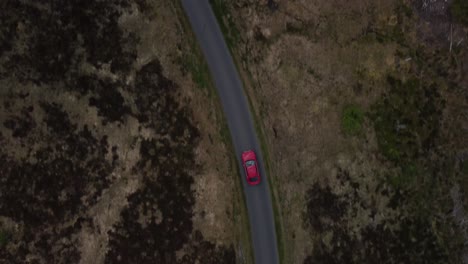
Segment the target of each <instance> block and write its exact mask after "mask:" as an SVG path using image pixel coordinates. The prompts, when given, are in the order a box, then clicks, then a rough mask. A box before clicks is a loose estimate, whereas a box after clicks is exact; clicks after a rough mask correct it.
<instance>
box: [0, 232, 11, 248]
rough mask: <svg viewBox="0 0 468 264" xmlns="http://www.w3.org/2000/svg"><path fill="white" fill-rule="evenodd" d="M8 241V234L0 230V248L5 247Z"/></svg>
mask: <svg viewBox="0 0 468 264" xmlns="http://www.w3.org/2000/svg"><path fill="white" fill-rule="evenodd" d="M8 240H10V234H9V233H8V232H7V231H5V230H0V247H3V246H5V245H6V244H7V243H8Z"/></svg>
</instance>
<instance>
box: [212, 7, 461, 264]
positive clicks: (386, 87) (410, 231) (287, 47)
mask: <svg viewBox="0 0 468 264" xmlns="http://www.w3.org/2000/svg"><path fill="white" fill-rule="evenodd" d="M211 3H212V5H213V7H214V8H215V11H216V13H217V15H218V17H219V18H220V19H221V21H222V29H223V31H224V33H225V34H226V37H227V40H228V44H229V46H230V48H231V50H232V51H233V52H234V54H235V56H236V59H237V63H238V66H239V68H240V69H242V74H243V76H244V79H245V80H246V81H247V91H248V93H249V94H250V97H251V100H252V105H253V106H254V109H255V111H256V114H257V116H258V117H259V120H260V121H261V124H262V126H263V130H264V135H263V136H264V139H265V142H266V143H265V146H266V148H267V152H268V154H269V164H270V166H269V169H270V174H271V176H272V178H273V179H272V182H273V186H274V187H275V188H276V200H277V201H278V203H279V208H280V216H281V229H282V231H281V232H280V233H281V234H282V240H283V247H282V250H283V252H284V255H285V258H286V260H285V263H304V264H308V263H468V257H467V256H468V249H467V248H466V246H465V244H466V241H468V236H467V234H468V233H467V226H466V224H465V222H466V219H467V215H466V212H465V210H466V208H467V206H468V203H467V201H468V200H467V198H468V196H467V195H466V192H467V191H468V185H467V180H466V179H467V178H468V141H467V138H466V133H467V129H468V115H467V112H466V109H467V106H468V48H467V44H468V42H467V41H468V28H467V26H468V24H467V21H468V20H467V18H468V6H467V5H466V4H465V2H464V1H460V0H454V1H423V0H417V1H400V0H394V1H344V0H343V1H342V0H332V1H313V0H312V1H301V0H293V1H289V0H287V1H286V0H285V1H282V0H277V1H249V0H244V1H235V2H226V1H218V0H212V1H211Z"/></svg>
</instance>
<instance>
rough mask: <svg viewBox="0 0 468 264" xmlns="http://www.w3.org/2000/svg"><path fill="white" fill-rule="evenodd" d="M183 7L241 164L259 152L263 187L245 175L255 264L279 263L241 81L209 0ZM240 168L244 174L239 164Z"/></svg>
mask: <svg viewBox="0 0 468 264" xmlns="http://www.w3.org/2000/svg"><path fill="white" fill-rule="evenodd" d="M182 5H183V8H184V10H185V13H186V14H187V16H188V18H189V20H190V24H191V25H192V28H193V30H194V32H195V35H196V37H197V39H198V42H199V43H200V46H201V48H202V51H203V54H204V56H205V58H206V61H207V63H208V66H209V69H210V72H211V75H212V77H213V79H214V82H215V85H216V88H217V89H218V94H219V97H220V98H221V103H222V105H223V110H224V114H225V116H226V119H227V123H228V126H229V130H230V132H231V137H232V140H233V144H234V149H235V152H236V153H235V154H236V156H237V159H238V160H239V161H240V156H241V153H242V152H243V151H245V150H248V149H253V150H255V152H256V153H257V157H258V162H259V170H260V173H261V177H262V182H261V184H259V185H257V186H249V185H248V184H247V183H246V181H245V176H244V175H243V174H242V183H243V186H244V193H245V197H246V200H247V210H248V213H249V221H250V230H251V236H252V240H253V250H254V256H255V263H256V264H278V263H279V261H278V247H277V241H276V231H275V223H274V218H273V217H274V216H273V209H272V204H271V199H270V191H269V187H268V180H267V177H268V175H266V174H265V169H264V166H263V162H262V154H261V151H260V147H259V144H258V140H257V136H256V133H255V129H254V125H253V121H252V116H251V114H250V111H249V105H248V103H247V99H246V96H245V94H244V89H243V87H242V82H241V80H240V78H239V75H238V73H237V70H236V67H235V65H234V62H233V60H232V58H231V55H230V53H229V50H228V47H227V46H226V43H225V42H224V38H223V35H222V33H221V30H220V28H219V25H218V23H217V21H216V18H215V16H214V14H213V11H212V10H211V6H210V4H209V2H208V0H182ZM239 166H240V168H241V172H243V168H242V165H241V163H240V162H239Z"/></svg>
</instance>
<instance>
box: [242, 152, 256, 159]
mask: <svg viewBox="0 0 468 264" xmlns="http://www.w3.org/2000/svg"><path fill="white" fill-rule="evenodd" d="M242 159H243V160H244V161H247V160H256V157H255V153H254V152H253V151H248V152H244V153H242Z"/></svg>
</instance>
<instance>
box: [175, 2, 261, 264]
mask: <svg viewBox="0 0 468 264" xmlns="http://www.w3.org/2000/svg"><path fill="white" fill-rule="evenodd" d="M172 6H173V8H174V9H175V13H176V14H177V16H178V18H179V22H180V23H181V27H182V30H184V33H185V34H186V35H187V36H189V37H190V39H189V43H190V46H192V48H193V49H194V50H193V52H194V53H195V56H196V58H197V59H198V60H199V61H200V62H201V64H202V67H203V69H204V71H206V76H207V81H208V82H207V87H206V88H207V89H208V93H209V95H210V96H216V97H217V100H214V103H215V105H216V111H215V112H216V119H217V120H218V122H219V124H218V126H219V128H220V131H219V134H220V136H221V138H222V140H223V142H224V143H225V144H226V148H227V149H228V153H235V151H234V145H233V143H232V139H231V135H230V133H229V128H228V125H227V121H226V119H225V117H224V115H223V114H222V113H223V110H222V106H221V100H220V98H219V95H218V92H217V90H216V88H215V86H214V81H213V79H212V77H211V74H210V73H209V69H208V65H207V63H206V61H205V58H204V56H203V53H202V51H201V47H200V45H199V43H198V41H197V40H196V36H195V33H194V32H193V31H192V29H191V26H190V22H189V20H188V17H187V15H186V14H185V12H184V11H183V8H182V2H181V1H180V0H179V1H174V2H172ZM229 163H230V166H231V167H234V168H235V170H234V171H235V172H233V173H232V174H233V176H236V178H237V180H235V182H236V189H237V190H238V192H235V193H236V195H235V198H236V199H238V200H240V204H239V206H238V207H240V209H241V210H240V211H241V213H240V217H241V219H242V224H241V226H243V227H245V230H246V231H245V232H239V234H238V235H239V237H237V238H238V242H239V243H245V244H244V245H243V246H244V247H243V249H244V251H243V253H242V254H243V255H244V258H243V259H244V261H242V262H241V263H254V256H253V245H252V243H253V240H252V235H251V229H250V228H251V227H250V223H249V218H248V212H247V201H246V197H245V193H244V191H243V186H242V177H240V176H241V172H240V170H239V166H238V165H237V157H235V156H233V155H232V154H231V155H229ZM239 193H240V195H239ZM239 196H240V197H239ZM236 207H237V206H233V209H236ZM235 211H237V210H234V212H233V214H234V213H235ZM244 233H245V234H244ZM236 246H237V245H236ZM235 251H236V253H239V252H238V249H235ZM237 256H238V255H237V254H236V257H237Z"/></svg>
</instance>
